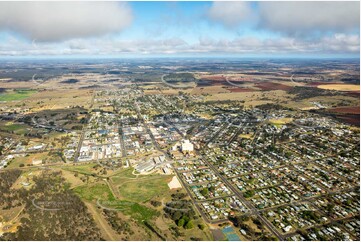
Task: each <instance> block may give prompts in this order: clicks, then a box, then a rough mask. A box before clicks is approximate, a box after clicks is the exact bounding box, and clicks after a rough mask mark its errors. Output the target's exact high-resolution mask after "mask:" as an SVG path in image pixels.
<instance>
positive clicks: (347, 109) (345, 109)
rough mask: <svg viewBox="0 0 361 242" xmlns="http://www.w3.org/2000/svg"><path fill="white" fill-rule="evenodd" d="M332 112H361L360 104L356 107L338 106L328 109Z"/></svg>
mask: <svg viewBox="0 0 361 242" xmlns="http://www.w3.org/2000/svg"><path fill="white" fill-rule="evenodd" d="M328 111H330V112H332V113H349V114H360V106H356V107H337V108H331V109H328Z"/></svg>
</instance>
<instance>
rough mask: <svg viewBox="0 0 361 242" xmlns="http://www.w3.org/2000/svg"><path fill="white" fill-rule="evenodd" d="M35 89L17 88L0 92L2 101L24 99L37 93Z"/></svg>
mask: <svg viewBox="0 0 361 242" xmlns="http://www.w3.org/2000/svg"><path fill="white" fill-rule="evenodd" d="M36 92H37V91H35V90H15V91H10V92H6V93H3V94H0V101H17V100H23V99H25V98H28V97H30V96H31V95H32V94H34V93H36Z"/></svg>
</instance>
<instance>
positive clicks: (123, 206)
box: [100, 200, 159, 222]
mask: <svg viewBox="0 0 361 242" xmlns="http://www.w3.org/2000/svg"><path fill="white" fill-rule="evenodd" d="M100 204H101V205H102V206H104V207H107V208H111V209H116V210H117V211H120V212H122V213H123V214H125V215H130V216H131V217H132V218H134V219H136V220H138V222H141V221H143V220H149V219H151V218H153V217H154V216H157V215H159V212H158V211H156V210H154V209H152V208H148V207H146V206H144V205H141V204H139V203H135V202H129V201H125V200H116V201H113V202H111V203H107V201H104V202H100Z"/></svg>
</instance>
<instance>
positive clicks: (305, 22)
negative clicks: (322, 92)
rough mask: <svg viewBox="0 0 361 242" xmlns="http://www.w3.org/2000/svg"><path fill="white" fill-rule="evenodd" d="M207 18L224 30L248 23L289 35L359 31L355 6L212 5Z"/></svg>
mask: <svg viewBox="0 0 361 242" xmlns="http://www.w3.org/2000/svg"><path fill="white" fill-rule="evenodd" d="M207 15H208V17H209V18H210V20H212V21H216V22H219V23H221V24H223V25H225V26H227V27H235V26H238V27H240V25H242V24H244V23H246V22H248V21H249V20H250V19H251V20H252V21H253V22H255V23H256V25H257V26H258V28H260V29H264V30H270V31H276V32H281V33H286V34H289V35H309V34H313V33H314V32H328V31H355V30H359V28H360V3H359V2H346V1H340V2H285V1H282V2H258V3H257V7H252V3H251V2H214V3H213V4H212V6H211V7H210V8H209V9H208V14H207Z"/></svg>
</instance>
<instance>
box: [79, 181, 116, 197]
mask: <svg viewBox="0 0 361 242" xmlns="http://www.w3.org/2000/svg"><path fill="white" fill-rule="evenodd" d="M74 192H75V193H77V194H78V195H79V196H80V197H81V198H82V199H85V200H87V201H95V200H97V199H101V200H107V201H115V200H116V199H115V197H114V196H113V193H112V192H111V191H110V188H109V187H108V185H107V184H104V183H94V184H87V185H84V186H79V187H76V188H74Z"/></svg>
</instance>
